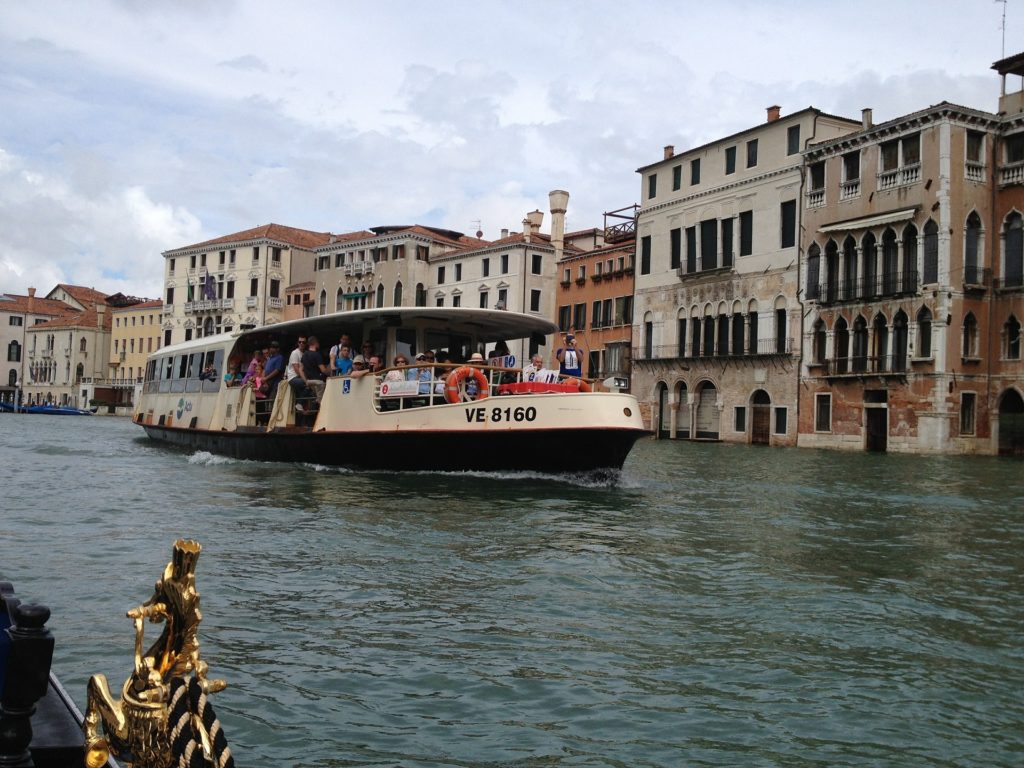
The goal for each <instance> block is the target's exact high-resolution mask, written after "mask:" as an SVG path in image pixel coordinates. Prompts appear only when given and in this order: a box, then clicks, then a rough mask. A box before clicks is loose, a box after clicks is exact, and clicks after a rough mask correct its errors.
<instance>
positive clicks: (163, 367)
mask: <svg viewBox="0 0 1024 768" xmlns="http://www.w3.org/2000/svg"><path fill="white" fill-rule="evenodd" d="M173 373H174V358H173V357H171V356H170V355H168V356H167V357H164V358H161V359H160V391H161V392H170V391H171V375H172V374H173Z"/></svg>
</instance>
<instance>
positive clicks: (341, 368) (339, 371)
mask: <svg viewBox="0 0 1024 768" xmlns="http://www.w3.org/2000/svg"><path fill="white" fill-rule="evenodd" d="M333 370H334V375H335V376H348V375H349V374H350V373H351V372H352V347H350V346H349V345H348V344H345V345H343V346H342V347H341V349H339V350H338V355H337V356H336V357H335V358H334V364H333Z"/></svg>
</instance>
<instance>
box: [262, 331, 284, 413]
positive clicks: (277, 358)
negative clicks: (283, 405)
mask: <svg viewBox="0 0 1024 768" xmlns="http://www.w3.org/2000/svg"><path fill="white" fill-rule="evenodd" d="M282 376H284V356H283V355H282V354H281V345H280V344H279V343H278V342H276V341H272V342H270V348H269V350H268V354H267V359H266V361H265V362H264V363H263V385H262V387H263V392H264V393H265V394H266V396H267V398H269V399H270V400H273V399H274V398H275V397H276V396H277V385H278V384H280V383H281V377H282Z"/></svg>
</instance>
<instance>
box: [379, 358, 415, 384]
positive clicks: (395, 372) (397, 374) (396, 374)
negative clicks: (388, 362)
mask: <svg viewBox="0 0 1024 768" xmlns="http://www.w3.org/2000/svg"><path fill="white" fill-rule="evenodd" d="M408 364H409V361H408V360H407V359H406V357H405V355H395V361H394V363H393V365H394V366H395V367H394V368H392V369H391V370H390V371H388V372H387V373H386V374H384V381H405V376H406V374H405V371H403V370H400V369H399V366H402V365H408Z"/></svg>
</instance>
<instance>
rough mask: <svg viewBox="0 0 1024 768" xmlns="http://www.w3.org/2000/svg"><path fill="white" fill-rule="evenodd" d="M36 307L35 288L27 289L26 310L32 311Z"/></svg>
mask: <svg viewBox="0 0 1024 768" xmlns="http://www.w3.org/2000/svg"><path fill="white" fill-rule="evenodd" d="M35 308H36V289H35V288H29V289H28V311H29V312H34V311H35Z"/></svg>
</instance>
